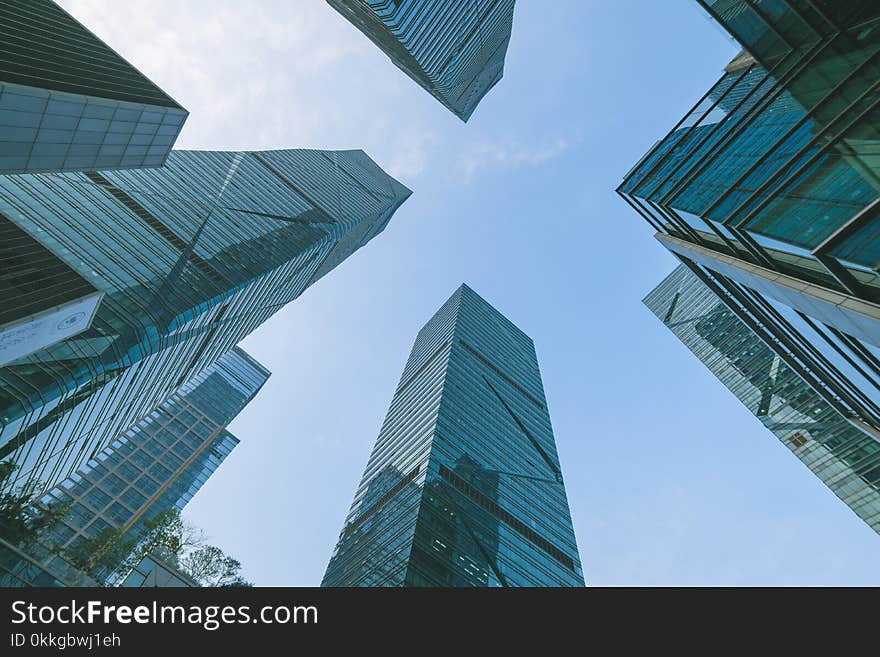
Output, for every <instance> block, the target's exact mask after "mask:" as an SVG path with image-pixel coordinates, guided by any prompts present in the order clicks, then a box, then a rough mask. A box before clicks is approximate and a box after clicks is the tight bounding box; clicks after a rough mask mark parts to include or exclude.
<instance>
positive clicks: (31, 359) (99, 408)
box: [0, 150, 410, 492]
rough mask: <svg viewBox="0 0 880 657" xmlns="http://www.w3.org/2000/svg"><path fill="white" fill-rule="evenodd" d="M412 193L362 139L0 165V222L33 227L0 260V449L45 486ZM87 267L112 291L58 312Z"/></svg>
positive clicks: (17, 228) (28, 482) (95, 285)
mask: <svg viewBox="0 0 880 657" xmlns="http://www.w3.org/2000/svg"><path fill="white" fill-rule="evenodd" d="M409 194H410V192H409V190H408V189H407V188H406V187H404V186H403V185H401V184H400V183H398V182H397V181H396V180H394V179H393V178H391V177H390V176H388V175H387V174H386V173H385V172H384V171H382V169H380V168H379V167H378V166H377V165H376V164H375V163H374V162H373V161H372V160H371V159H370V158H369V157H367V156H366V155H365V154H364V153H363V152H362V151H338V152H328V151H316V150H285V151H262V152H246V153H230V152H204V151H175V152H174V153H172V155H171V156H170V157H169V158H168V162H167V164H166V166H164V167H162V168H161V169H130V170H125V171H113V172H100V173H99V172H94V171H90V172H85V173H68V174H54V175H50V174H36V175H34V174H25V175H16V176H5V177H0V232H2V231H7V232H9V233H10V234H14V235H17V236H19V237H20V239H17V240H15V241H13V242H12V243H10V245H9V248H10V249H12V250H13V251H14V252H15V253H16V255H17V257H16V258H15V259H13V260H12V262H11V269H10V270H9V271H4V278H5V279H6V281H11V284H10V285H9V288H8V290H7V291H8V293H9V296H8V297H7V298H6V301H7V303H8V305H7V306H6V307H5V308H4V312H5V313H6V314H5V315H4V317H6V316H8V315H14V316H13V317H8V322H7V324H6V325H5V326H2V327H0V356H4V357H5V358H4V360H0V365H3V366H2V367H0V459H7V458H13V459H14V461H15V462H16V463H17V464H18V465H19V469H18V470H17V471H16V472H17V475H18V483H19V484H21V485H25V486H28V487H31V488H33V489H34V490H35V491H38V492H39V491H45V490H48V489H49V488H51V487H52V486H54V485H55V484H56V483H58V482H60V481H61V480H62V479H64V478H65V477H67V476H69V475H70V474H72V473H73V472H75V471H76V469H77V468H78V467H79V466H80V465H82V463H84V462H85V461H87V460H88V459H89V458H91V457H93V456H94V455H95V454H97V453H98V452H99V451H100V450H101V449H103V448H104V447H106V446H107V445H108V444H109V442H110V441H111V440H112V439H113V438H115V437H116V436H117V435H119V433H120V432H122V431H123V430H125V429H126V428H127V427H129V426H131V425H132V424H134V423H135V422H136V421H138V420H139V419H140V418H141V417H143V416H144V415H145V414H146V413H147V412H148V411H150V410H151V409H153V408H155V407H156V406H157V405H158V404H159V403H161V402H162V401H164V400H165V399H167V398H168V396H169V395H170V394H171V393H172V392H173V391H174V390H175V389H177V388H178V387H179V386H180V385H181V384H183V383H184V382H185V381H187V380H189V379H191V378H192V376H193V375H195V374H197V373H198V372H200V371H202V370H204V369H205V368H206V367H207V366H209V365H210V364H211V363H213V362H214V361H215V360H216V359H217V358H219V357H220V356H221V355H223V354H225V353H227V352H229V351H230V350H231V349H232V348H233V347H234V346H235V345H236V344H237V343H238V342H239V341H240V340H241V339H242V338H243V337H244V336H246V335H247V334H248V333H250V332H251V331H252V330H253V329H254V328H256V327H257V326H259V325H260V324H261V323H262V322H263V321H265V320H266V319H267V318H268V317H270V316H271V315H272V314H273V313H275V312H276V311H277V310H278V309H279V308H281V307H282V306H283V305H285V304H286V303H288V302H289V301H291V300H293V299H295V298H296V297H297V296H299V295H300V294H301V293H302V292H303V290H305V289H306V288H307V287H308V286H309V285H311V284H312V283H314V282H315V281H316V280H318V279H319V278H320V277H322V276H323V275H325V274H326V273H327V272H329V271H330V270H332V269H333V268H334V267H335V266H336V265H338V264H339V263H341V262H342V261H343V260H344V259H345V258H347V257H348V256H349V255H351V254H352V253H354V252H355V251H356V250H357V249H358V248H360V247H361V246H363V245H364V244H366V243H367V242H368V241H369V240H370V239H372V238H373V237H374V236H376V235H377V234H378V233H380V232H381V231H382V230H383V229H384V228H385V226H386V224H387V223H388V221H389V220H390V218H391V216H392V215H393V214H394V212H395V210H396V209H397V208H398V207H399V206H400V204H401V203H403V201H404V200H405V199H406V198H407V197H408V196H409ZM32 254H33V255H34V257H36V258H38V259H39V262H41V263H46V262H49V263H51V264H52V266H48V265H45V264H44V265H43V266H39V267H35V266H34V263H33V261H32V260H31V255H32ZM73 280H76V281H79V283H80V285H79V286H78V287H73V288H72V289H74V290H75V291H76V292H77V294H82V293H83V291H87V290H88V289H91V290H93V291H95V292H96V293H97V295H98V296H99V297H100V302H99V303H96V304H95V305H93V306H86V307H83V306H81V305H74V306H73V307H72V308H69V309H68V310H67V311H65V313H61V314H59V312H56V311H53V310H52V308H54V307H55V304H56V303H57V302H58V301H62V302H64V303H67V301H66V299H67V297H68V296H69V295H70V294H71V292H70V288H71V287H72V283H71V281H73ZM56 295H58V296H57V297H56ZM44 306H50V309H49V310H48V311H46V310H38V311H37V313H36V314H32V313H31V314H28V313H29V311H30V310H32V309H38V308H43V307H44ZM65 307H66V306H65ZM41 313H43V314H41ZM45 313H48V315H46V314H45ZM46 317H49V318H50V319H48V320H47V319H46ZM4 363H5V365H4Z"/></svg>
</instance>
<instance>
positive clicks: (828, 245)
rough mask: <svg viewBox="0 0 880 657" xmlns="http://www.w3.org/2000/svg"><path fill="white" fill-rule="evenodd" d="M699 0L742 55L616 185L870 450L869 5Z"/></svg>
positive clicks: (873, 260) (876, 384)
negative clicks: (865, 439) (725, 31)
mask: <svg viewBox="0 0 880 657" xmlns="http://www.w3.org/2000/svg"><path fill="white" fill-rule="evenodd" d="M699 2H700V4H701V5H702V6H703V7H704V8H705V9H706V10H707V11H708V12H709V13H710V14H711V15H712V17H714V18H715V20H717V21H718V22H719V23H720V24H721V25H722V26H723V27H724V28H725V29H726V30H727V31H728V32H729V33H730V34H731V35H732V36H733V37H734V38H736V39H737V40H738V41H739V43H740V45H741V46H742V47H743V50H742V51H741V52H740V53H739V54H738V55H737V56H736V57H735V58H734V59H733V60H732V61H730V62H729V63H728V64H727V66H726V67H725V68H724V71H723V73H722V76H721V78H720V79H719V80H718V82H717V83H716V84H715V85H714V86H713V87H712V88H711V89H709V91H707V92H706V94H705V95H704V96H703V97H702V98H701V99H700V100H699V101H697V103H696V104H695V105H694V107H693V108H692V109H691V111H690V112H688V113H687V114H686V115H685V116H684V118H682V119H681V121H679V122H678V123H677V124H676V125H675V126H674V127H673V129H672V130H671V131H670V132H669V134H667V135H666V136H665V137H664V138H663V139H661V140H659V141H658V142H657V143H656V145H655V146H654V147H653V148H652V149H651V150H650V151H649V152H648V153H647V154H645V155H644V156H643V157H642V158H641V160H639V162H637V163H636V165H635V166H634V167H633V168H632V169H631V170H630V171H629V173H627V174H626V176H625V177H624V180H623V182H622V183H621V185H620V186H619V188H618V190H617V191H618V193H619V194H620V196H621V197H622V198H623V199H624V200H625V201H626V202H627V203H628V204H629V205H630V206H631V207H632V208H633V209H634V210H635V211H636V212H638V213H639V214H640V215H641V216H642V217H643V218H644V219H645V221H646V222H647V223H648V224H649V225H650V226H651V228H652V229H653V230H654V231H655V237H656V239H657V240H658V241H659V242H660V243H661V244H662V245H663V246H664V247H665V248H666V249H668V250H669V251H670V252H671V253H672V254H673V255H674V256H675V257H676V259H677V260H679V261H680V262H681V263H683V264H684V265H685V266H686V267H687V269H688V270H689V271H690V272H691V274H692V275H693V276H694V277H696V278H697V279H698V280H699V281H700V282H701V283H702V284H703V285H705V286H708V287H709V288H710V289H711V291H712V293H714V295H715V297H714V298H715V300H716V301H715V302H716V303H722V304H724V305H725V306H726V308H727V309H728V311H729V313H730V314H731V316H735V317H737V318H739V321H741V322H742V323H743V324H744V325H745V326H747V327H748V329H750V330H751V331H753V332H754V333H755V335H757V336H758V337H759V338H760V341H761V342H763V344H765V345H767V347H766V348H769V349H771V350H772V351H773V353H775V354H777V355H778V357H779V358H780V359H781V362H783V363H784V365H785V367H784V368H782V369H781V370H780V371H784V372H786V373H787V374H786V375H785V376H786V377H788V376H789V374H790V376H791V377H793V378H790V380H791V381H795V380H798V381H801V382H802V383H803V386H808V390H810V391H811V392H806V391H804V392H801V393H798V394H799V395H800V396H801V397H810V398H811V401H810V405H813V404H815V405H817V406H816V407H818V405H819V401H818V400H821V405H823V408H826V409H827V408H830V409H833V410H834V413H835V414H836V415H835V417H837V418H838V419H840V418H843V419H844V420H845V422H846V423H847V426H849V427H850V429H848V431H851V432H855V433H854V434H853V437H852V440H853V441H856V442H858V441H861V440H862V436H864V437H867V439H869V440H873V441H874V444H877V445H880V274H878V268H880V214H878V213H880V159H878V145H880V107H878V99H880V97H878V95H877V84H878V79H880V59H878V57H880V4H878V3H877V2H875V1H872V0H852V1H851V2H826V1H821V2H820V1H813V0H809V1H807V0H787V1H785V2H779V1H776V0H766V1H761V2H753V1H751V0H699ZM672 298H673V299H674V298H675V295H674V294H673V297H672ZM683 299H684V297H682V300H683ZM670 303H671V301H670ZM658 312H659V311H658ZM673 314H674V313H673ZM682 326H684V325H682ZM731 326H732V328H731V330H734V328H735V329H737V330H739V331H741V330H743V329H741V327H740V325H739V324H736V325H731ZM719 330H720V329H719ZM681 331H684V328H682V329H681ZM680 337H681V336H680ZM704 337H705V336H704ZM682 339H684V338H682ZM707 339H708V338H707ZM731 339H734V338H731ZM712 340H714V342H713V344H715V346H718V345H720V341H721V337H720V334H714V337H713V338H712ZM689 346H691V345H690V344H689ZM704 346H705V345H704ZM707 348H708V347H707ZM766 348H765V349H766ZM722 351H723V350H722ZM701 358H702V356H701ZM712 362H713V363H714V362H715V361H712ZM710 367H712V365H711V364H710ZM758 370H760V368H758ZM713 371H715V370H713ZM774 372H776V369H774ZM716 373H717V372H716ZM764 374H765V373H763V372H760V371H757V373H756V371H751V370H750V373H748V374H745V376H746V378H748V379H749V381H751V383H753V384H755V381H754V378H755V377H758V378H760V377H761V376H763V375H764ZM719 376H726V375H722V374H719ZM774 377H775V374H774ZM725 381H727V379H725ZM756 385H757V384H756ZM803 386H801V387H803ZM737 394H738V396H739V393H737ZM772 400H773V398H772V397H767V398H766V399H765V402H766V403H771V402H772ZM774 403H775V402H774ZM747 405H748V404H747ZM765 411H766V409H763V407H762V410H761V413H758V412H757V410H756V409H755V412H756V414H757V415H759V417H762V418H765V417H766V416H765V415H764V414H763V413H764V412H765ZM822 412H824V411H822ZM774 431H776V430H775V429H774ZM777 435H780V436H781V435H782V434H779V433H777ZM786 435H787V434H786ZM817 440H819V442H820V443H822V444H825V445H827V444H830V443H829V442H828V441H826V440H824V439H821V440H820V439H817ZM829 440H830V439H829ZM847 444H849V443H847ZM859 444H860V443H859ZM859 449H861V448H859ZM829 458H830V457H829ZM811 467H812V466H811ZM868 470H870V467H869V468H868ZM820 476H822V475H820ZM823 478H824V477H823ZM870 485H872V486H873V485H874V483H871V484H870ZM829 486H831V487H832V489H834V490H835V492H837V493H838V494H840V495H841V497H843V498H844V499H845V500H847V503H849V504H850V505H851V506H853V508H854V509H855V508H856V507H857V506H858V504H859V503H858V502H857V501H855V500H854V499H852V498H850V497H848V495H849V494H848V493H841V491H840V490H839V489H838V488H836V487H835V485H834V484H833V483H829ZM860 486H861V485H860ZM865 490H867V489H865ZM866 499H867V498H866ZM857 513H859V515H861V516H862V517H863V518H865V519H866V520H867V521H868V522H869V523H873V522H874V521H873V520H871V519H870V518H871V517H873V516H872V515H871V514H872V513H875V512H873V511H870V510H867V511H864V512H862V511H859V510H857ZM872 526H875V525H873V524H872ZM875 528H876V526H875Z"/></svg>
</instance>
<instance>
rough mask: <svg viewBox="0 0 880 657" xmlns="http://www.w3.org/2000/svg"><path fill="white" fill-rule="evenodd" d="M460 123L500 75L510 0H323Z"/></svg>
mask: <svg viewBox="0 0 880 657" xmlns="http://www.w3.org/2000/svg"><path fill="white" fill-rule="evenodd" d="M327 2H328V3H329V4H330V6H332V7H333V8H334V9H336V11H338V12H339V13H340V14H342V15H343V16H344V17H345V18H346V19H347V20H348V21H349V22H350V23H352V24H353V25H354V26H355V27H356V28H358V29H359V30H360V31H361V32H363V33H364V34H366V35H367V36H368V37H369V38H370V40H371V41H372V42H373V43H375V44H376V45H377V46H379V48H381V49H382V51H383V52H384V53H385V54H386V55H388V57H389V58H390V59H391V61H392V62H394V64H395V66H397V67H398V68H399V69H400V70H402V71H403V72H404V73H406V74H407V75H408V76H409V77H411V78H412V79H413V80H415V81H416V82H417V83H418V84H420V85H421V86H422V87H423V88H424V89H425V90H426V91H427V92H428V93H430V94H431V95H432V96H434V98H436V99H437V100H439V101H440V102H441V103H442V104H443V105H444V106H445V107H446V109H448V110H449V111H450V112H452V113H453V114H455V115H456V116H457V117H458V118H460V119H461V120H462V121H467V120H468V119H469V118H470V116H471V114H472V113H473V111H474V109H476V107H477V105H478V104H479V102H480V101H481V100H482V99H483V96H485V95H486V94H487V93H488V91H489V90H490V89H491V88H492V87H494V86H495V84H497V82H498V81H499V80H500V79H501V77H502V76H503V75H504V56H505V54H506V53H507V44H508V43H509V42H510V33H511V31H512V29H513V8H514V2H515V0H478V1H477V2H474V1H473V0H327Z"/></svg>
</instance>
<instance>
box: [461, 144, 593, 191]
mask: <svg viewBox="0 0 880 657" xmlns="http://www.w3.org/2000/svg"><path fill="white" fill-rule="evenodd" d="M579 142H580V140H579V139H570V138H566V137H561V136H560V137H549V138H546V139H544V140H541V141H537V142H535V143H528V144H526V143H522V142H519V141H484V142H481V143H478V144H476V145H474V146H472V147H469V148H466V149H465V150H464V152H463V153H462V155H461V159H460V162H459V166H458V167H456V171H457V172H458V174H459V175H461V177H462V178H463V179H464V181H465V182H471V181H472V180H473V179H474V178H475V177H476V176H477V175H478V174H480V173H483V172H486V171H509V170H513V169H520V168H523V167H537V166H540V165H542V164H544V163H546V162H548V161H550V160H552V159H555V158H557V157H559V156H561V155H562V154H564V153H565V152H567V151H568V150H570V149H572V148H574V147H576V146H577V145H578V143H579Z"/></svg>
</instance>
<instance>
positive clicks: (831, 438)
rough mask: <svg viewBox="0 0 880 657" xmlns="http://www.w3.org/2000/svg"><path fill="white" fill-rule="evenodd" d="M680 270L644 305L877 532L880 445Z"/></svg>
mask: <svg viewBox="0 0 880 657" xmlns="http://www.w3.org/2000/svg"><path fill="white" fill-rule="evenodd" d="M709 285H711V282H710V284H707V283H705V282H703V281H702V280H700V278H699V277H698V276H697V275H696V274H695V273H694V272H693V271H691V270H690V269H689V268H688V267H686V266H685V265H679V266H678V268H677V269H676V270H675V271H674V272H672V274H670V275H669V276H667V277H666V279H664V280H663V282H662V283H660V285H658V286H657V287H656V288H655V289H654V290H653V291H652V292H651V293H650V294H649V295H648V296H647V297H646V298H645V305H646V306H647V307H648V308H649V309H650V310H651V312H653V313H654V314H655V315H656V316H657V318H658V319H660V320H661V321H662V322H663V323H664V324H665V325H666V326H667V327H668V328H669V329H670V330H671V331H672V332H673V333H674V334H675V336H676V337H677V338H678V339H679V340H681V341H682V342H683V343H684V344H685V346H687V347H688V349H690V350H691V351H692V352H693V353H694V355H695V356H697V358H699V359H700V360H701V361H702V362H703V364H704V365H706V367H707V368H709V370H710V371H711V372H712V374H714V375H715V376H716V377H718V380H719V381H721V382H722V383H723V384H724V385H725V386H726V387H727V388H728V389H729V390H730V391H731V392H732V393H733V394H734V395H736V397H737V399H739V400H740V401H741V402H742V403H743V405H744V406H745V407H746V408H747V409H748V410H749V411H750V412H751V413H752V414H754V415H755V417H757V418H758V419H759V420H760V421H761V423H762V424H763V425H764V426H765V427H767V428H768V429H769V430H770V431H771V432H772V433H773V434H774V435H775V436H776V437H777V438H778V439H779V440H780V441H781V442H782V443H783V444H784V445H785V446H786V447H788V448H789V449H790V450H791V451H792V453H793V454H794V455H795V456H797V457H798V459H800V460H801V462H803V463H804V465H806V466H807V467H808V468H809V469H810V470H811V471H812V472H813V473H814V474H815V475H816V476H817V477H819V478H820V479H821V480H822V481H823V482H824V483H825V485H826V486H828V487H829V488H830V489H831V490H832V491H834V493H835V494H836V495H837V496H838V497H839V498H840V499H841V500H843V501H844V502H845V503H846V504H847V505H848V506H849V507H850V508H851V509H852V510H853V511H854V512H855V513H856V514H857V515H858V516H859V517H860V518H861V519H862V520H864V521H865V522H866V523H868V525H870V526H871V528H873V529H874V531H877V532H880V442H878V441H877V440H876V439H875V438H874V437H873V436H872V435H871V434H870V433H869V432H866V431H865V430H864V428H863V427H860V426H859V425H858V424H857V423H854V422H852V421H851V418H850V417H849V416H848V415H847V414H846V413H845V412H844V411H843V409H841V408H840V407H835V406H834V405H832V404H830V403H829V402H828V401H827V400H826V399H825V398H824V397H823V396H822V395H821V394H819V393H818V392H817V391H816V388H815V387H814V385H815V384H813V383H812V382H811V381H810V379H809V378H807V379H805V378H803V376H802V374H801V373H799V372H798V371H797V370H796V369H795V368H793V367H792V366H791V365H790V364H789V363H790V355H789V354H788V353H787V352H786V350H785V348H784V345H782V344H780V343H779V342H778V341H774V340H773V339H772V338H768V337H767V336H764V337H763V338H762V337H761V336H760V335H759V332H758V331H759V329H758V328H757V326H756V327H755V328H752V327H750V325H749V320H748V318H747V317H740V316H739V315H738V314H737V313H736V312H734V311H733V310H732V309H731V303H732V300H726V301H725V300H723V297H721V296H719V294H717V293H716V292H714V291H713V290H712V288H711V287H710V286H709Z"/></svg>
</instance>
